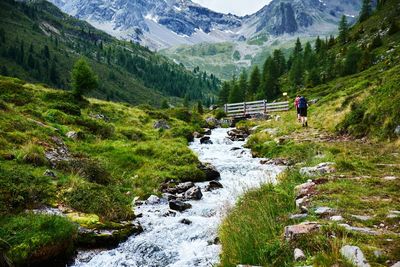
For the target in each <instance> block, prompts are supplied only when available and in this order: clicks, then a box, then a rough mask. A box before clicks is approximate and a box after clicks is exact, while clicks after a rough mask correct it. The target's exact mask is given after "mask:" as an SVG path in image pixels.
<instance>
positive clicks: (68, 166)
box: [57, 158, 112, 185]
mask: <svg viewBox="0 0 400 267" xmlns="http://www.w3.org/2000/svg"><path fill="white" fill-rule="evenodd" d="M57 168H58V169H61V170H65V171H68V172H72V173H77V174H78V175H80V176H82V177H84V178H86V179H87V180H88V181H89V182H93V183H97V184H102V185H108V184H109V183H110V182H111V178H112V177H111V175H110V173H109V172H108V171H107V170H106V169H105V168H104V167H103V166H102V164H101V163H100V162H98V161H96V160H93V159H88V158H77V159H72V160H69V161H62V162H60V163H59V164H58V165H57Z"/></svg>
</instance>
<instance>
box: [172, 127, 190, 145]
mask: <svg viewBox="0 0 400 267" xmlns="http://www.w3.org/2000/svg"><path fill="white" fill-rule="evenodd" d="M171 131H172V137H183V138H185V139H186V140H187V141H188V142H192V141H193V140H194V138H193V130H192V129H191V128H190V127H188V126H183V127H174V128H172V130H171Z"/></svg>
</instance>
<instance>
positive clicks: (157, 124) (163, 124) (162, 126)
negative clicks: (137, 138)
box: [153, 120, 171, 130]
mask: <svg viewBox="0 0 400 267" xmlns="http://www.w3.org/2000/svg"><path fill="white" fill-rule="evenodd" d="M153 128H154V129H164V130H168V129H170V128H171V127H170V126H169V125H168V122H167V121H166V120H159V121H156V122H155V123H154V124H153Z"/></svg>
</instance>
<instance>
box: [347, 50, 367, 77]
mask: <svg viewBox="0 0 400 267" xmlns="http://www.w3.org/2000/svg"><path fill="white" fill-rule="evenodd" d="M361 56H362V53H361V50H360V49H359V48H358V47H356V46H354V45H352V46H350V48H349V49H348V51H347V54H346V59H345V62H344V66H343V74H344V75H351V74H354V73H357V71H358V63H359V61H360V59H361Z"/></svg>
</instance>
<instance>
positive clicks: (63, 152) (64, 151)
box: [45, 136, 71, 167]
mask: <svg viewBox="0 0 400 267" xmlns="http://www.w3.org/2000/svg"><path fill="white" fill-rule="evenodd" d="M51 139H52V140H53V142H54V143H55V144H56V147H54V148H49V149H47V150H46V152H45V157H46V159H47V160H48V161H49V162H50V164H51V165H52V166H53V167H55V166H57V164H58V163H60V162H61V161H69V160H70V159H71V158H70V153H69V150H68V147H67V146H66V145H65V144H64V142H63V141H62V140H61V139H60V138H58V137H55V136H53V137H52V138H51Z"/></svg>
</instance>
